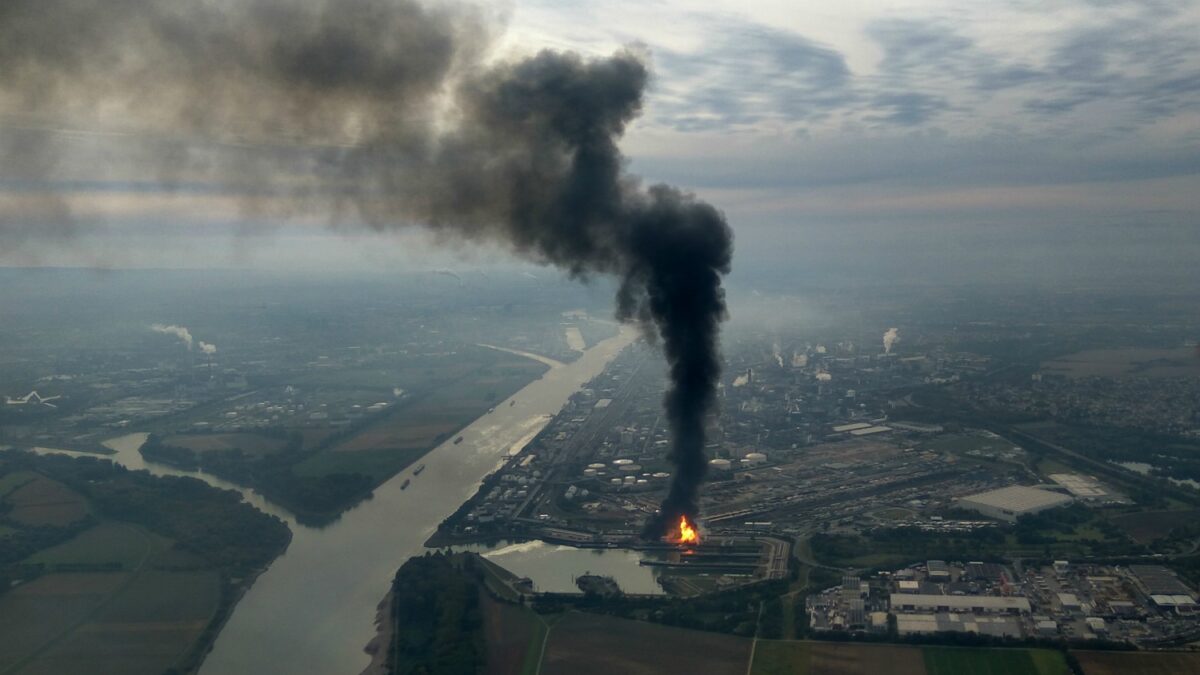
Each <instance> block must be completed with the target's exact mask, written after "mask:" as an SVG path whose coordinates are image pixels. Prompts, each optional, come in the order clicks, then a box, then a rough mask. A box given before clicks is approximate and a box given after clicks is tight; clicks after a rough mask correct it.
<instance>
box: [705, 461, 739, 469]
mask: <svg viewBox="0 0 1200 675" xmlns="http://www.w3.org/2000/svg"><path fill="white" fill-rule="evenodd" d="M708 466H709V468H711V469H712V470H713V471H732V470H733V463H732V462H730V461H729V460H727V459H721V458H717V459H710V460H709V461H708Z"/></svg>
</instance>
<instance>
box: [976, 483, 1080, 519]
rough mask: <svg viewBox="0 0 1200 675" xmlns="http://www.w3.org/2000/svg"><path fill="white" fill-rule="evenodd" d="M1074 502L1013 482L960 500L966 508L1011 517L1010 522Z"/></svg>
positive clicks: (1062, 496)
mask: <svg viewBox="0 0 1200 675" xmlns="http://www.w3.org/2000/svg"><path fill="white" fill-rule="evenodd" d="M1070 503H1071V498H1070V497H1068V496H1067V495H1064V494H1059V493H1057V492H1050V491H1049V490H1039V489H1038V488H1032V487H1025V486H1024V485H1012V486H1009V487H1006V488H1000V489H999V490H990V491H988V492H980V493H979V494H974V495H970V496H967V497H963V498H961V499H959V500H958V505H959V506H960V507H962V508H964V509H970V510H971V511H975V512H977V513H981V514H983V515H985V516H988V517H989V518H998V519H1000V520H1007V521H1009V522H1010V523H1011V522H1014V521H1016V519H1017V518H1019V517H1021V516H1026V515H1030V514H1034V513H1039V512H1041V511H1045V510H1046V509H1052V508H1055V507H1058V506H1063V505H1065V504H1070Z"/></svg>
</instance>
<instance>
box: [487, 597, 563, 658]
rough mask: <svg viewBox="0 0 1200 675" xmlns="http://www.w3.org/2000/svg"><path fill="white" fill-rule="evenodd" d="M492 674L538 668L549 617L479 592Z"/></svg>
mask: <svg viewBox="0 0 1200 675" xmlns="http://www.w3.org/2000/svg"><path fill="white" fill-rule="evenodd" d="M479 600H480V607H481V608H482V610H483V636H484V642H485V643H486V644H487V672H488V673H489V675H523V674H525V673H535V672H536V671H537V664H538V660H539V659H540V658H541V656H542V644H543V641H544V639H545V637H546V628H547V625H546V623H545V621H544V620H543V619H542V618H540V617H539V616H538V615H537V614H535V613H534V612H533V611H532V610H529V609H527V608H525V607H519V606H517V605H510V604H508V603H502V602H497V601H495V600H493V599H492V598H491V596H489V595H488V594H487V593H483V592H481V593H480V594H479Z"/></svg>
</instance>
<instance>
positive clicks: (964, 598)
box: [891, 593, 1030, 614]
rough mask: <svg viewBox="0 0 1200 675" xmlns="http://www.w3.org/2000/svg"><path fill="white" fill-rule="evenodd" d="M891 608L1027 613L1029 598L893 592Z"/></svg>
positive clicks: (896, 609) (927, 610) (921, 610)
mask: <svg viewBox="0 0 1200 675" xmlns="http://www.w3.org/2000/svg"><path fill="white" fill-rule="evenodd" d="M891 602H892V610H893V611H900V612H975V613H977V614H978V613H982V614H987V613H1008V614H1028V613H1029V611H1030V608H1029V600H1028V599H1026V598H1022V597H1017V596H1012V597H1001V596H996V595H927V594H923V593H895V594H893V595H892V596H891Z"/></svg>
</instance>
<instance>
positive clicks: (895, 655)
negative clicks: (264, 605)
mask: <svg viewBox="0 0 1200 675" xmlns="http://www.w3.org/2000/svg"><path fill="white" fill-rule="evenodd" d="M810 654H811V655H812V664H811V666H810V669H809V673H810V675H860V674H865V673H888V675H924V673H925V664H924V661H923V659H922V655H921V650H920V649H919V648H917V647H907V646H903V645H865V644H864V645H853V644H845V643H837V642H827V643H814V644H813V645H812V649H811V650H810Z"/></svg>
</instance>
